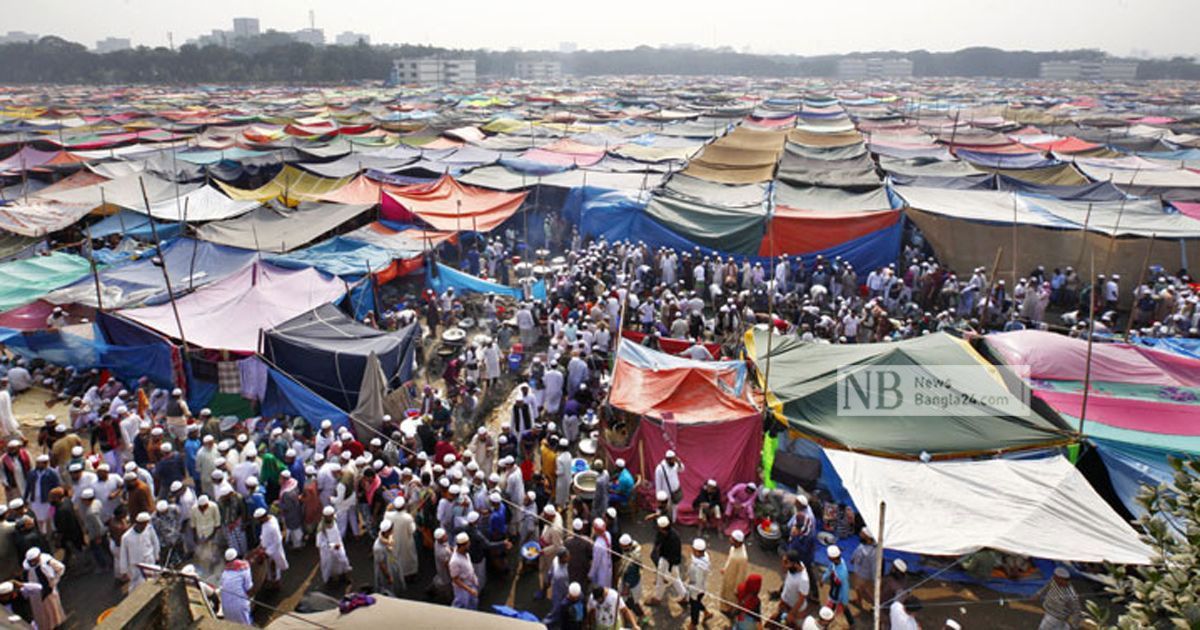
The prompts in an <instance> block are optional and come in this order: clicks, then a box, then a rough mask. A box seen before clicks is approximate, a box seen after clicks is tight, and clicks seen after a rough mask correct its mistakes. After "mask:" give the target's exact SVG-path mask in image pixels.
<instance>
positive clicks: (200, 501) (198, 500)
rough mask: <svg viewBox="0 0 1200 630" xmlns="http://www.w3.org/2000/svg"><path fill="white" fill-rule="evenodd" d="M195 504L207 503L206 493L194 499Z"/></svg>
mask: <svg viewBox="0 0 1200 630" xmlns="http://www.w3.org/2000/svg"><path fill="white" fill-rule="evenodd" d="M196 505H208V495H207V494H202V495H200V498H199V499H196Z"/></svg>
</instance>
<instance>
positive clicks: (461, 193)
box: [381, 175, 528, 232]
mask: <svg viewBox="0 0 1200 630" xmlns="http://www.w3.org/2000/svg"><path fill="white" fill-rule="evenodd" d="M527 194H528V193H523V192H522V193H506V192H498V191H492V190H486V189H483V188H476V187H474V186H464V185H462V184H460V183H458V182H457V181H455V179H454V178H453V177H450V176H448V175H445V176H442V178H441V179H439V180H437V181H436V182H433V183H431V184H422V185H419V186H409V187H406V188H404V189H403V190H397V191H386V190H385V191H384V193H383V204H382V206H381V208H382V215H383V218H384V219H387V220H389V221H400V222H405V223H407V222H409V221H411V219H412V217H413V215H415V216H417V217H419V218H420V219H421V220H423V221H425V222H426V223H428V224H429V225H431V226H433V228H434V229H436V230H442V231H461V230H470V231H474V232H490V231H492V230H494V229H495V228H496V227H497V226H499V225H500V224H501V223H504V221H505V220H507V219H508V218H509V217H511V216H512V215H513V213H515V212H516V211H517V208H520V207H521V204H522V203H523V202H524V201H525V196H526V195H527Z"/></svg>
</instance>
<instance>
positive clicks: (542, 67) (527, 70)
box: [517, 61, 562, 81]
mask: <svg viewBox="0 0 1200 630" xmlns="http://www.w3.org/2000/svg"><path fill="white" fill-rule="evenodd" d="M517 78H518V79H524V80H526V81H556V80H558V79H561V78H562V63H561V62H558V61H518V62H517Z"/></svg>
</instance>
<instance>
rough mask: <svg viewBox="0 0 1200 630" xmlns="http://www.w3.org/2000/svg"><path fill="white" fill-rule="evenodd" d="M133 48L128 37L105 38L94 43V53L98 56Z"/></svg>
mask: <svg viewBox="0 0 1200 630" xmlns="http://www.w3.org/2000/svg"><path fill="white" fill-rule="evenodd" d="M130 48H133V43H132V42H130V41H129V38H128V37H105V38H104V39H101V40H98V41H97V42H96V52H98V53H100V54H102V55H103V54H104V53H110V52H117V51H118V50H129V49H130Z"/></svg>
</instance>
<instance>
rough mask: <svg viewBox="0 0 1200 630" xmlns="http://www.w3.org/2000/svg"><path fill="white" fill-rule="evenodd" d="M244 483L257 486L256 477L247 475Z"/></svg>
mask: <svg viewBox="0 0 1200 630" xmlns="http://www.w3.org/2000/svg"><path fill="white" fill-rule="evenodd" d="M246 485H247V486H255V487H257V486H258V477H255V476H254V475H250V476H249V477H246Z"/></svg>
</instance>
